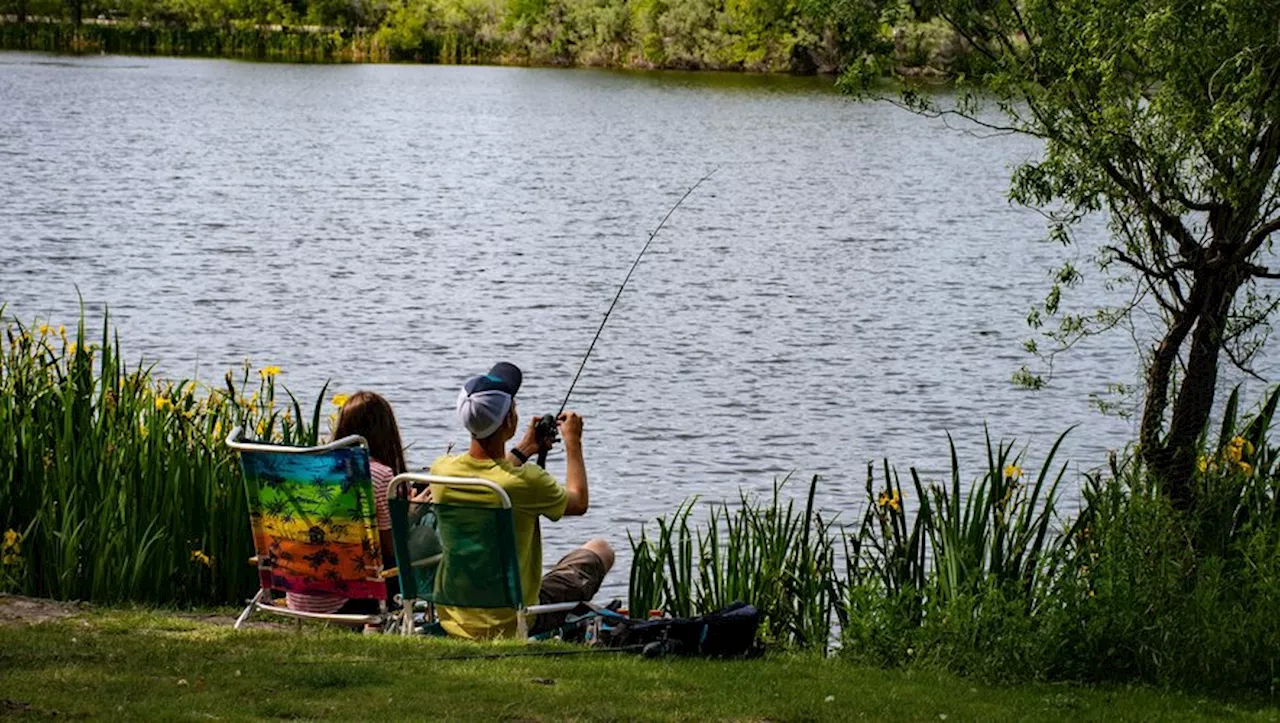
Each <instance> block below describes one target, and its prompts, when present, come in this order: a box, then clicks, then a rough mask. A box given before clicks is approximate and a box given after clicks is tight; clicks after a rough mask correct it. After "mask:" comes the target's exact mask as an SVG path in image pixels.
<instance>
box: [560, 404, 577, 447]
mask: <svg viewBox="0 0 1280 723" xmlns="http://www.w3.org/2000/svg"><path fill="white" fill-rule="evenodd" d="M557 424H558V425H559V427H560V438H561V439H563V440H564V444H565V447H566V448H568V447H569V446H570V445H573V446H579V447H580V446H581V445H582V417H581V416H579V415H578V413H577V412H565V413H563V414H561V415H560V417H559V419H558V420H557Z"/></svg>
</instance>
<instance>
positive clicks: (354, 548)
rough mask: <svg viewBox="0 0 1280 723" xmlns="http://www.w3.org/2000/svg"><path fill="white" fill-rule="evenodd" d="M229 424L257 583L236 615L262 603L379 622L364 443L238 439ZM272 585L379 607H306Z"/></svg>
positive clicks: (271, 608) (383, 601)
mask: <svg viewBox="0 0 1280 723" xmlns="http://www.w3.org/2000/svg"><path fill="white" fill-rule="evenodd" d="M242 431H243V430H242V429H241V428H240V427H236V428H235V429H233V430H231V434H230V435H229V436H228V437H227V440H226V443H227V446H228V447H230V448H232V449H234V450H236V451H237V452H239V453H240V468H241V471H242V472H243V473H244V485H245V491H246V492H247V494H248V497H249V522H250V525H251V526H252V527H253V546H254V550H255V552H256V553H257V554H256V555H255V556H254V557H253V558H251V559H250V560H249V562H250V564H254V565H257V566H258V578H259V580H260V582H261V586H262V587H261V588H260V589H259V590H258V593H257V595H255V596H254V597H253V599H252V600H250V601H249V604H248V606H247V607H245V609H244V612H242V613H240V617H239V618H237V619H236V624H235V627H236V628H237V629H238V628H240V626H242V625H243V624H244V623H245V621H246V620H248V619H249V616H250V615H252V614H253V613H254V611H257V610H262V611H265V612H270V613H273V614H276V615H285V616H288V617H292V618H296V619H298V620H299V624H301V620H324V621H328V622H334V623H341V624H345V625H360V624H365V625H380V624H381V623H383V622H384V621H385V620H386V619H387V614H386V613H387V587H386V583H385V581H384V580H383V577H382V553H381V551H380V550H379V549H378V527H377V522H376V519H377V518H376V516H375V514H376V513H375V512H374V498H373V485H372V481H371V478H370V476H369V448H368V443H367V442H366V441H365V439H364V438H363V437H360V436H356V435H352V436H350V437H343V438H342V439H339V440H335V441H333V442H331V443H329V444H325V445H322V446H319V447H289V446H284V445H276V444H263V443H259V442H250V441H244V440H242V439H241V434H242ZM273 592H281V593H285V592H292V593H304V594H324V595H340V596H342V597H345V598H348V599H351V600H376V601H377V602H378V610H379V612H378V614H369V615H360V614H338V613H329V614H326V613H309V612H303V611H300V610H290V609H289V608H287V607H285V606H284V604H283V601H281V602H280V604H276V603H275V602H273V600H272V593H273Z"/></svg>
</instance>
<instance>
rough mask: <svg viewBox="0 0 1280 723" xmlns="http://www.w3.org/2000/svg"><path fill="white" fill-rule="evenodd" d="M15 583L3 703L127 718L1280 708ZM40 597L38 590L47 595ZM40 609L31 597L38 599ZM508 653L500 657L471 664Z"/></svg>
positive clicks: (802, 716) (3, 648) (1228, 713)
mask: <svg viewBox="0 0 1280 723" xmlns="http://www.w3.org/2000/svg"><path fill="white" fill-rule="evenodd" d="M27 602H29V601H27V600H25V599H21V598H8V597H3V596H0V690H3V691H4V693H3V694H2V695H0V715H14V714H16V715H36V716H54V715H56V716H58V717H79V716H86V717H119V718H128V719H164V720H180V719H182V720H185V719H202V718H215V719H228V718H230V719H237V720H239V719H250V718H268V717H269V718H307V719H314V718H331V719H373V718H379V717H381V718H387V719H403V718H410V717H412V718H430V719H436V720H497V719H503V720H849V719H852V718H859V717H862V718H870V719H874V720H933V721H937V720H949V721H958V720H959V721H963V720H988V721H992V720H1022V719H1028V718H1034V719H1036V720H1079V719H1081V718H1084V719H1091V720H1097V719H1110V720H1137V719H1151V718H1159V719H1165V720H1173V719H1178V720H1201V719H1210V718H1223V717H1233V718H1240V719H1261V720H1268V719H1270V720H1274V718H1275V716H1276V715H1277V713H1280V709H1277V708H1275V707H1272V706H1268V705H1265V704H1261V703H1248V702H1240V701H1219V700H1213V699H1210V698H1202V697H1192V696H1188V695H1184V694H1180V693H1174V692H1168V691H1162V690H1157V689H1152V688H1145V687H1121V686H1097V687H1080V686H1068V685H1050V684H1029V685H1018V686H1011V687H1005V686H994V685H989V684H985V683H981V682H977V681H972V680H966V679H964V678H960V677H957V676H954V675H949V674H945V673H941V672H936V671H932V670H923V669H921V670H897V671H886V670H880V669H876V668H869V667H860V666H855V665H850V664H847V663H844V662H842V661H838V660H821V659H818V658H814V657H805V656H797V655H777V656H770V657H766V658H763V659H758V660H729V661H715V660H676V659H662V660H646V659H643V658H639V657H635V656H630V655H619V654H592V653H586V654H583V655H576V656H555V657H537V656H536V655H529V654H530V653H538V652H542V651H547V650H551V649H552V648H550V647H543V646H534V647H531V648H530V647H524V646H520V645H517V644H513V643H493V644H475V643H465V642H459V641H446V640H438V639H408V640H406V639H403V638H398V637H392V636H360V635H352V634H350V633H347V632H344V631H338V630H327V629H320V628H306V629H304V630H302V631H295V630H294V629H293V628H292V627H291V626H290V627H284V628H275V629H272V628H265V629H261V628H260V629H256V630H246V631H235V630H232V629H231V628H230V626H229V625H228V624H227V622H226V621H227V616H224V615H219V614H216V613H211V612H207V611H206V612H197V613H188V614H184V613H176V612H163V611H155V610H147V609H98V608H87V607H80V606H57V611H56V614H52V615H49V616H45V619H44V620H42V621H40V622H34V621H28V620H26V619H14V617H13V616H9V615H6V613H5V611H6V610H9V609H12V608H13V607H14V606H15V604H17V603H27ZM37 602H38V601H37ZM27 607H29V608H30V607H32V606H31V605H28V606H27ZM478 654H479V655H498V654H507V655H512V656H513V657H506V658H496V659H484V660H476V659H457V658H459V657H460V656H470V655H478Z"/></svg>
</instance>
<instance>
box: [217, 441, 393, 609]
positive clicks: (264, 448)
mask: <svg viewBox="0 0 1280 723" xmlns="http://www.w3.org/2000/svg"><path fill="white" fill-rule="evenodd" d="M243 433H244V428H243V427H239V426H237V427H235V428H234V429H232V430H231V433H230V434H228V435H227V439H226V440H225V441H226V445H227V446H228V447H230V448H231V449H234V450H235V451H236V452H272V453H275V454H322V453H324V452H332V451H333V450H335V449H346V448H348V447H361V448H363V449H366V450H367V449H368V448H369V442H368V441H367V440H366V439H365V438H364V437H361V436H360V435H358V434H352V435H349V436H346V437H343V438H342V439H335V440H334V441H332V442H329V443H328V444H322V445H318V446H315V447H291V446H287V445H282V444H264V443H262V442H245V441H242V440H241V439H240V436H241V435H242V434H243ZM249 563H250V564H252V565H255V566H256V565H257V564H258V557H257V555H255V556H254V557H252V558H251V559H250V560H249ZM269 595H270V593H269V592H268V590H267V588H263V587H260V588H258V592H257V594H256V595H254V596H253V598H252V599H251V600H249V604H248V605H246V606H245V609H244V610H243V611H242V612H241V613H240V616H239V617H238V618H236V622H235V626H234V629H235V630H239V629H240V628H241V626H243V625H244V624H245V623H246V622H247V621H248V620H249V617H250V616H251V615H252V614H253V613H254V612H256V611H258V610H262V611H264V612H269V613H271V614H273V615H281V616H284V617H289V618H294V619H296V620H297V621H298V624H299V625H301V624H302V621H303V620H319V621H323V622H330V623H340V624H343V625H361V624H363V625H381V624H382V623H383V622H384V621H386V619H387V601H386V600H379V601H378V607H379V610H380V612H379V613H378V614H371V615H359V614H348V613H309V612H303V611H301V610H290V609H289V608H287V607H281V606H279V605H273V604H272V603H271V602H270V599H269Z"/></svg>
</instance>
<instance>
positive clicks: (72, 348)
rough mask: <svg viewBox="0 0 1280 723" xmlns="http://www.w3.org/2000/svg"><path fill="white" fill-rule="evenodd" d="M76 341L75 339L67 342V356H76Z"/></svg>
mask: <svg viewBox="0 0 1280 723" xmlns="http://www.w3.org/2000/svg"><path fill="white" fill-rule="evenodd" d="M75 354H76V343H75V342H74V341H72V342H68V343H67V356H75Z"/></svg>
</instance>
